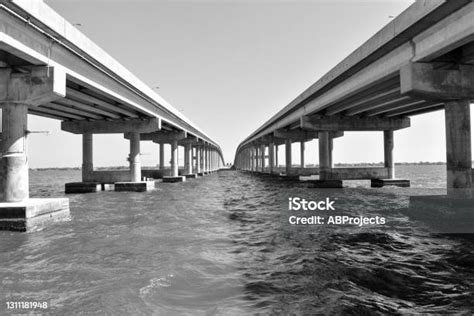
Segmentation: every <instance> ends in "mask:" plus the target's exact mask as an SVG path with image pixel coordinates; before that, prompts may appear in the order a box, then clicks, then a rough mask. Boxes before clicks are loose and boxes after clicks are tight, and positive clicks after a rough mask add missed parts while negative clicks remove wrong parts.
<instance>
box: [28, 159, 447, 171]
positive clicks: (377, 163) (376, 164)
mask: <svg viewBox="0 0 474 316" xmlns="http://www.w3.org/2000/svg"><path fill="white" fill-rule="evenodd" d="M395 165H396V166H410V165H413V166H424V165H446V162H441V161H438V162H429V161H420V162H397V163H395ZM334 166H335V167H360V166H371V167H375V166H383V162H367V163H335V164H334ZM293 167H295V168H297V167H299V166H298V165H295V166H293ZM314 167H317V165H311V164H307V165H306V168H314ZM128 168H129V167H128V166H110V167H97V168H95V170H128ZM151 168H156V166H144V167H143V169H151ZM166 168H169V166H167V167H165V169H166ZM30 170H33V171H48V170H64V171H66V170H81V167H47V168H30Z"/></svg>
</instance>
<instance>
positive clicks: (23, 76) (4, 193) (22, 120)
mask: <svg viewBox="0 0 474 316" xmlns="http://www.w3.org/2000/svg"><path fill="white" fill-rule="evenodd" d="M0 105H1V108H2V114H3V115H2V127H3V128H2V129H3V130H2V134H1V153H2V154H1V159H0V229H19V230H26V229H28V228H29V227H31V226H33V225H36V224H41V223H42V222H45V221H49V220H51V219H61V218H64V217H67V216H68V214H69V201H68V199H66V198H60V199H30V198H29V190H28V186H29V181H28V156H27V151H26V147H27V146H26V143H27V136H28V134H29V131H28V124H27V117H28V114H31V115H39V116H43V117H48V118H52V119H56V120H61V121H62V122H61V128H62V130H64V131H67V132H70V133H74V134H81V135H82V154H83V157H82V158H83V163H82V182H80V183H69V184H66V193H84V192H95V191H98V190H101V188H103V187H104V185H105V184H110V183H112V184H114V187H115V190H116V191H128V190H130V191H146V190H148V189H150V188H152V187H154V185H153V184H154V182H153V181H149V178H152V177H159V178H162V179H163V182H182V181H185V179H186V178H196V177H197V176H198V175H204V174H207V173H209V172H213V171H215V170H217V169H218V168H219V167H220V166H221V165H223V156H222V152H221V149H220V147H219V145H218V144H217V143H216V142H215V141H213V140H212V139H211V138H209V137H208V136H207V135H206V134H205V133H204V132H203V131H202V130H201V129H199V128H198V127H197V126H196V125H195V124H193V123H192V122H191V121H189V120H188V119H187V118H186V117H184V116H183V115H182V114H181V113H179V112H178V111H177V110H176V109H175V108H173V107H172V106H171V105H170V104H169V103H167V102H166V101H165V100H164V99H162V98H161V97H160V96H159V95H157V94H156V93H155V92H153V91H152V89H150V88H149V87H147V86H146V85H145V84H144V83H143V82H141V81H140V80H139V79H137V78H136V77H135V76H134V75H133V74H132V73H130V72H129V71H128V70H127V69H125V68H124V67H123V66H122V65H120V64H119V63H118V62H117V61H116V60H114V59H113V58H112V57H111V56H109V55H108V54H107V53H105V52H104V51H103V50H102V49H101V48H100V47H98V46H97V45H96V44H94V43H93V42H92V41H90V40H89V39H88V38H87V37H85V36H84V35H83V34H82V33H80V32H79V31H78V30H77V29H76V28H75V27H74V26H72V25H71V24H70V23H68V22H67V21H65V20H64V19H63V18H62V17H61V16H60V15H58V14H57V13H56V12H55V11H53V10H52V9H51V8H49V7H48V6H47V5H46V4H45V3H43V1H28V0H12V1H0ZM110 133H118V134H123V135H124V137H125V138H127V139H128V140H129V141H130V155H129V158H128V160H129V163H130V170H128V171H95V170H94V166H93V159H92V157H93V152H92V148H93V135H94V134H110ZM140 141H152V142H155V143H157V144H159V145H157V148H158V146H159V160H158V158H157V161H159V166H160V167H159V169H157V170H142V168H141V165H140ZM164 144H170V145H171V157H172V158H171V169H170V170H165V169H164V148H165V147H164ZM178 146H183V147H184V153H185V157H184V158H185V159H184V161H185V166H184V168H182V169H181V170H180V169H179V167H178Z"/></svg>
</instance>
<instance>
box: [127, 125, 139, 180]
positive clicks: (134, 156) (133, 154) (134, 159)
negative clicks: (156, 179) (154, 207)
mask: <svg viewBox="0 0 474 316" xmlns="http://www.w3.org/2000/svg"><path fill="white" fill-rule="evenodd" d="M129 163H130V181H131V182H140V181H141V176H142V175H141V172H142V170H141V165H140V133H137V132H133V133H130V157H129Z"/></svg>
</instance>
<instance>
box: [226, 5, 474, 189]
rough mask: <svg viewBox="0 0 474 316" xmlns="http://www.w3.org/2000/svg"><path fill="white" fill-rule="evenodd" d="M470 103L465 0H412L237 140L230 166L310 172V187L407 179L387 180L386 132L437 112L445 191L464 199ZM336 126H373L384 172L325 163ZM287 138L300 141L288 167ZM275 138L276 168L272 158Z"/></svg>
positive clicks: (473, 29)
mask: <svg viewBox="0 0 474 316" xmlns="http://www.w3.org/2000/svg"><path fill="white" fill-rule="evenodd" d="M473 99H474V3H473V2H472V1H469V0H452V1H449V0H433V1H416V2H415V3H414V4H413V5H411V6H410V7H409V8H408V9H407V10H405V11H404V12H402V13H401V14H400V15H399V16H398V17H396V18H395V19H394V20H392V21H391V22H390V23H389V24H387V25H386V26H385V27H384V28H382V29H381V30H380V31H379V32H378V33H376V34H375V35H374V36H373V37H372V38H370V39H369V40H368V41H367V42H365V43H364V44H363V45H362V46H360V47H359V48H357V49H356V50H355V51H354V52H353V53H352V54H350V55H349V56H348V57H347V58H345V59H344V60H343V61H342V62H340V63H339V64H338V65H337V66H336V67H334V68H333V69H332V70H331V71H329V72H328V73H327V74H326V75H324V76H323V77H322V78H321V79H320V80H318V81H317V82H316V83H314V84H313V85H312V86H310V87H309V88H308V89H306V90H305V91H304V92H303V93H302V94H301V95H299V96H297V97H296V98H295V99H294V100H293V101H292V102H291V103H290V104H288V105H287V106H286V107H284V108H283V109H282V110H281V111H279V112H278V113H276V114H275V115H274V116H272V117H271V118H270V119H269V120H268V121H267V122H265V123H264V124H263V125H262V126H260V127H259V128H258V129H257V130H256V131H255V132H253V133H252V134H251V135H249V136H248V137H247V138H246V139H245V140H244V141H242V143H240V145H239V146H238V148H237V151H236V155H235V160H234V166H235V168H237V169H241V170H248V171H253V172H259V173H273V174H283V175H285V176H287V177H291V176H298V175H314V174H317V175H319V180H318V181H316V182H315V185H316V186H319V187H341V186H342V180H344V179H372V185H373V186H383V185H384V184H398V185H408V183H409V182H408V181H407V180H404V181H397V179H395V173H394V161H393V144H394V139H393V138H394V136H393V135H394V134H393V131H394V130H398V129H402V128H407V127H409V126H410V116H413V115H419V114H423V113H427V112H432V111H437V110H444V111H445V116H446V149H447V174H448V178H447V189H448V197H452V196H462V197H465V198H471V197H472V168H471V161H472V156H471V129H470V116H469V113H470V101H472V100H473ZM344 131H380V132H383V134H384V155H385V166H384V168H378V169H377V170H376V169H372V170H367V168H364V170H362V169H361V168H359V169H357V168H353V169H347V168H344V169H342V168H334V167H333V164H332V146H333V144H332V139H333V138H334V137H340V136H342V135H343V133H344ZM335 133H338V134H337V135H336V134H335ZM315 138H318V139H319V168H316V169H315V168H312V169H308V168H304V142H305V141H308V140H311V139H315ZM292 142H301V157H302V162H301V167H302V168H293V166H292V160H291V143H292ZM281 144H285V150H286V155H285V157H286V162H285V164H286V165H285V168H284V170H281V169H280V168H279V167H278V162H277V159H278V155H276V154H275V153H276V152H277V151H278V147H279V145H281ZM267 148H268V150H267ZM267 157H268V159H267Z"/></svg>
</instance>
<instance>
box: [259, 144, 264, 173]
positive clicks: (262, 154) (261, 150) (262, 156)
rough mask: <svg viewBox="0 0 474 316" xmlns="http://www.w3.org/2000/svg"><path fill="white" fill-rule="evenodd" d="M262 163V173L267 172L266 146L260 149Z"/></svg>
mask: <svg viewBox="0 0 474 316" xmlns="http://www.w3.org/2000/svg"><path fill="white" fill-rule="evenodd" d="M260 162H261V166H260V167H261V169H260V170H261V171H262V173H263V172H265V145H262V146H261V147H260Z"/></svg>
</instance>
